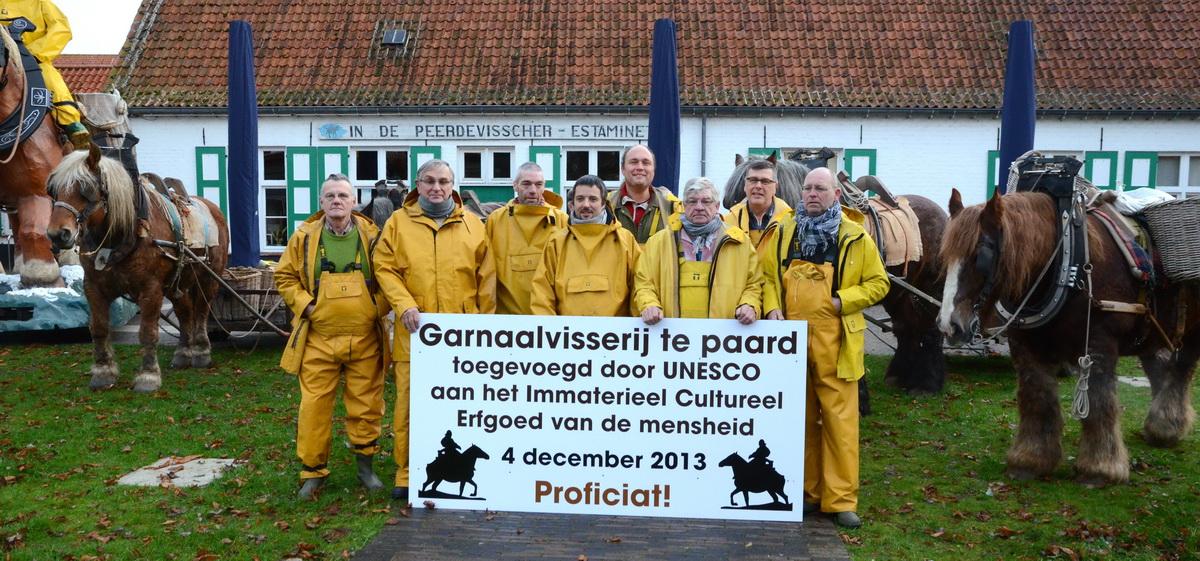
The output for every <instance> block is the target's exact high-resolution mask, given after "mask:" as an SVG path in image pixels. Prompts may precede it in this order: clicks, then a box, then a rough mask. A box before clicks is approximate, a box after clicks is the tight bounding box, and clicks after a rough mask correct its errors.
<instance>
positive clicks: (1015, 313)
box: [974, 235, 1091, 343]
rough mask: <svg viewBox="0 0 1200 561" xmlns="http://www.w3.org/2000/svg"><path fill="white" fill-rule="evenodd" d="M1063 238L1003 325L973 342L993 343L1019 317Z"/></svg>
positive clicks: (1051, 261)
mask: <svg viewBox="0 0 1200 561" xmlns="http://www.w3.org/2000/svg"><path fill="white" fill-rule="evenodd" d="M1065 239H1066V235H1062V236H1059V237H1058V243H1057V244H1055V246H1054V251H1051V252H1050V260H1048V261H1046V265H1045V266H1044V267H1042V272H1041V273H1039V274H1038V278H1037V280H1035V281H1033V284H1031V285H1030V286H1029V292H1026V293H1025V298H1024V299H1022V300H1021V305H1020V306H1017V309H1016V310H1014V311H1013V313H1012V315H1011V316H1009V318H1008V321H1006V322H1004V325H1002V326H1000V328H999V329H997V330H995V331H994V332H993V333H992V334H991V335H989V336H987V337H980V338H979V340H977V341H974V342H975V343H994V342H996V341H997V340H998V339H999V338H1000V335H1002V334H1003V333H1004V332H1005V331H1007V330H1008V326H1010V325H1012V322H1014V321H1016V320H1017V318H1018V317H1020V315H1021V310H1024V309H1025V305H1026V304H1028V303H1029V298H1030V297H1032V296H1033V293H1034V292H1035V291H1037V287H1038V285H1039V284H1042V279H1044V278H1045V277H1046V273H1047V272H1048V271H1050V267H1051V265H1054V257H1055V256H1057V255H1058V252H1059V250H1061V249H1062V246H1063V240H1065ZM1085 243H1086V242H1085ZM1088 290H1091V287H1090V286H1089V287H1088ZM1088 313H1089V320H1090V313H1091V308H1090V307H1089V308H1088Z"/></svg>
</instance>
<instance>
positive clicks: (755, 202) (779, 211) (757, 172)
mask: <svg viewBox="0 0 1200 561" xmlns="http://www.w3.org/2000/svg"><path fill="white" fill-rule="evenodd" d="M742 189H743V190H744V191H745V193H746V198H745V199H744V200H742V202H740V203H738V204H736V205H733V208H731V209H729V214H726V215H725V217H724V220H725V223H726V224H729V225H730V226H737V227H738V228H741V230H742V231H743V232H746V233H747V234H750V241H752V242H754V248H755V249H756V250H758V253H760V254H761V253H762V252H763V250H764V248H765V247H766V244H767V243H769V241H770V239H771V237H772V236H773V235H774V234H775V233H776V231H777V230H778V229H779V218H780V217H781V216H783V215H784V214H787V212H788V211H790V210H792V207H790V206H788V204H787V203H786V202H785V201H784V200H783V199H781V198H779V197H776V196H775V193H776V191H778V189H779V183H778V182H777V181H776V180H775V164H774V163H772V162H771V161H770V160H752V161H751V162H750V163H749V164H746V179H745V183H744V184H743V185H742Z"/></svg>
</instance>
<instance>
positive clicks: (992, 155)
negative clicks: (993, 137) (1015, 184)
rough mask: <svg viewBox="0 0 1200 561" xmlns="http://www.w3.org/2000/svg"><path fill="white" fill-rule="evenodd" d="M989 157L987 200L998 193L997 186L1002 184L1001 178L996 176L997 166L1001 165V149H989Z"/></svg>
mask: <svg viewBox="0 0 1200 561" xmlns="http://www.w3.org/2000/svg"><path fill="white" fill-rule="evenodd" d="M987 158H988V162H987V170H988V174H987V200H990V199H991V198H992V195H994V194H995V193H996V187H997V186H999V184H1000V179H999V178H998V177H997V176H996V174H997V169H996V168H999V167H1000V151H999V150H988V154H987Z"/></svg>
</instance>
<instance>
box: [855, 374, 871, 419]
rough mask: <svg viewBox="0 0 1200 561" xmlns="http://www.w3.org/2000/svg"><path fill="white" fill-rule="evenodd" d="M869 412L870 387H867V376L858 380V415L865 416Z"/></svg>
mask: <svg viewBox="0 0 1200 561" xmlns="http://www.w3.org/2000/svg"><path fill="white" fill-rule="evenodd" d="M870 414H871V389H870V388H868V387H867V377H866V376H863V377H862V378H859V380H858V416H859V417H866V416H869V415H870Z"/></svg>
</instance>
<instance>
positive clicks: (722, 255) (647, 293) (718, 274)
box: [634, 222, 763, 319]
mask: <svg viewBox="0 0 1200 561" xmlns="http://www.w3.org/2000/svg"><path fill="white" fill-rule="evenodd" d="M682 228H683V224H682V222H676V223H675V224H673V225H672V227H671V228H670V229H668V230H663V231H661V232H659V233H657V234H654V236H653V237H651V238H650V240H649V241H648V242H646V247H645V250H644V251H643V253H642V256H641V258H640V259H639V260H638V266H637V278H636V281H635V286H636V292H635V294H634V304H635V305H634V308H635V310H636V311H637V313H641V312H642V311H643V310H645V309H646V308H648V307H650V306H658V307H659V308H662V310H663V317H667V318H676V317H679V316H680V304H679V266H680V259H682V257H681V256H680V253H679V244H678V241H677V238H678V236H679V231H680V230H681V229H682ZM708 286H709V299H708V317H710V318H725V319H730V318H733V317H734V310H736V309H737V308H738V306H741V305H742V304H749V305H751V306H753V307H754V310H755V311H756V312H759V315H760V316H761V312H762V287H763V277H762V271H761V270H760V269H759V267H758V256H757V255H755V252H754V246H753V245H752V244H751V243H750V238H749V237H748V236H747V235H746V233H745V232H743V231H742V230H741V229H739V228H737V227H734V226H725V232H724V233H723V234H721V237H720V238H718V239H717V241H716V246H715V250H714V251H713V258H712V268H711V270H710V273H709V282H708Z"/></svg>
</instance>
